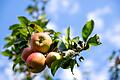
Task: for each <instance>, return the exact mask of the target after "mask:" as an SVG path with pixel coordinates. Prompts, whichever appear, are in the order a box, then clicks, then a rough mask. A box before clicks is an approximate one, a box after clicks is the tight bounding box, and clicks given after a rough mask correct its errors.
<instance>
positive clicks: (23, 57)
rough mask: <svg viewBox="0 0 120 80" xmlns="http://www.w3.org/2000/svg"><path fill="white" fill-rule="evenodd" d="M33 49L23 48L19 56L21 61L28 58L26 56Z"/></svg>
mask: <svg viewBox="0 0 120 80" xmlns="http://www.w3.org/2000/svg"><path fill="white" fill-rule="evenodd" d="M32 52H33V51H32V50H31V48H30V47H27V48H24V50H23V52H22V55H21V58H22V60H23V61H26V59H27V58H28V56H29V55H30V54H31V53H32Z"/></svg>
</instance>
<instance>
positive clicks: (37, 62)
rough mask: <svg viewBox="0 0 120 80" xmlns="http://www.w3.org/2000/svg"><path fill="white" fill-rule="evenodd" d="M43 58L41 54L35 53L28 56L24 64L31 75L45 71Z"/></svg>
mask: <svg viewBox="0 0 120 80" xmlns="http://www.w3.org/2000/svg"><path fill="white" fill-rule="evenodd" d="M45 60H46V59H45V57H44V55H43V54H41V53H39V52H36V53H32V54H30V55H29V56H28V58H27V60H26V64H27V66H28V67H29V69H30V71H31V72H33V73H38V72H41V71H43V70H44V69H45V67H46V65H45Z"/></svg>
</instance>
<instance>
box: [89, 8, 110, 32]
mask: <svg viewBox="0 0 120 80" xmlns="http://www.w3.org/2000/svg"><path fill="white" fill-rule="evenodd" d="M110 12H111V8H110V7H109V6H106V7H103V8H99V9H96V10H94V11H92V12H89V13H88V14H87V19H88V20H90V19H93V20H94V21H95V30H102V29H103V27H104V20H103V19H102V16H103V15H106V14H108V13H110Z"/></svg>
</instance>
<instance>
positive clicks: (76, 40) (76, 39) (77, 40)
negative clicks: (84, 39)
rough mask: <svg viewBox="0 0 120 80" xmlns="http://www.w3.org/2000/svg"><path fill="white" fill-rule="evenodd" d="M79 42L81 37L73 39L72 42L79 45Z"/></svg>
mask: <svg viewBox="0 0 120 80" xmlns="http://www.w3.org/2000/svg"><path fill="white" fill-rule="evenodd" d="M79 40H80V37H79V36H77V37H74V38H73V39H72V41H73V42H75V43H78V42H79Z"/></svg>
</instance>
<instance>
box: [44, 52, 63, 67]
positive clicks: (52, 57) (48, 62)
mask: <svg viewBox="0 0 120 80" xmlns="http://www.w3.org/2000/svg"><path fill="white" fill-rule="evenodd" d="M59 59H61V55H60V54H59V53H57V52H50V53H49V54H48V55H47V57H46V61H45V63H46V65H47V66H48V67H49V68H50V67H51V64H52V62H54V61H55V60H59Z"/></svg>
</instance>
